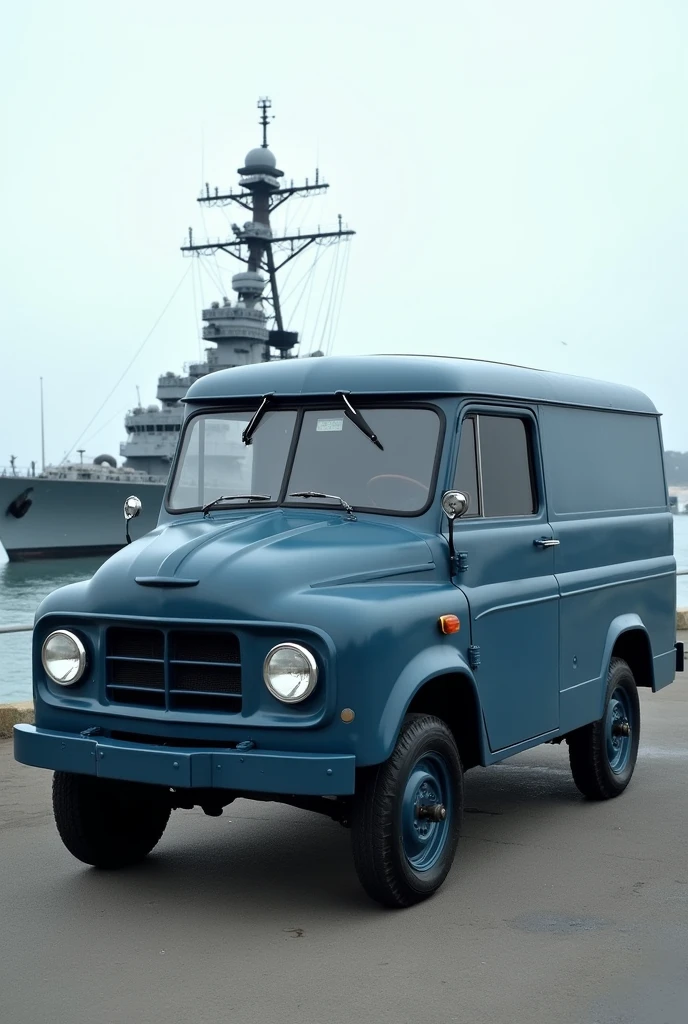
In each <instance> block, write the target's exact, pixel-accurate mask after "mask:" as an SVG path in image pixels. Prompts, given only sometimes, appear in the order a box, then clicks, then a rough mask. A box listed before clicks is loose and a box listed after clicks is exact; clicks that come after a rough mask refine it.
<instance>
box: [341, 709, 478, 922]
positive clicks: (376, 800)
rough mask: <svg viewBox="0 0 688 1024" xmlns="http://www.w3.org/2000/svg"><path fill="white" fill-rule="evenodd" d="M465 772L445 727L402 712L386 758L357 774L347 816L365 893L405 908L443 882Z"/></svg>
mask: <svg viewBox="0 0 688 1024" xmlns="http://www.w3.org/2000/svg"><path fill="white" fill-rule="evenodd" d="M462 811H463V772H462V768H461V760H460V758H459V752H458V750H457V748H456V743H455V742H454V737H453V736H452V733H451V731H450V729H449V728H448V726H447V725H446V724H445V723H444V722H443V721H442V720H441V719H439V718H435V717H434V716H431V715H408V716H407V717H406V719H405V720H404V723H403V725H402V728H401V733H400V735H399V739H398V741H397V744H396V746H395V748H394V750H393V752H392V754H391V756H390V757H389V759H388V760H387V761H385V762H384V764H381V765H378V766H376V767H375V768H373V769H370V770H369V771H368V772H365V773H363V774H362V775H361V777H360V780H359V785H358V786H357V792H356V796H355V798H354V804H353V813H352V820H351V829H352V841H353V853H354V862H355V865H356V871H357V873H358V877H359V879H360V881H361V884H362V885H363V888H364V889H365V890H366V892H367V893H368V895H369V896H370V897H371V898H372V899H374V900H376V901H377V902H378V903H381V904H382V905H383V906H387V907H408V906H411V905H412V904H413V903H418V902H419V901H420V900H423V899H426V898H427V897H428V896H431V895H432V894H433V893H434V892H436V891H437V889H439V887H440V886H441V885H442V883H443V882H444V880H445V878H446V877H447V874H448V873H449V869H450V868H451V865H452V862H453V860H454V854H455V852H456V846H457V843H458V841H459V833H460V830H461V817H462Z"/></svg>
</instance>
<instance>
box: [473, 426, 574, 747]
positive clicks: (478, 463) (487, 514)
mask: <svg viewBox="0 0 688 1024" xmlns="http://www.w3.org/2000/svg"><path fill="white" fill-rule="evenodd" d="M460 432H461V433H460V443H459V453H458V459H457V465H456V473H455V478H454V481H453V487H455V488H456V489H457V490H460V491H464V492H465V493H466V494H467V495H468V497H469V507H468V510H467V512H466V513H465V514H464V516H463V517H462V518H461V519H458V520H456V522H455V530H454V540H455V545H456V550H457V552H459V553H460V554H461V555H462V556H463V557H462V558H461V559H460V563H461V564H462V565H465V566H466V568H465V569H463V570H462V571H459V572H457V573H456V575H455V577H454V583H455V585H456V586H457V587H459V589H460V590H462V591H463V593H464V594H465V596H466V598H467V600H468V604H469V607H470V624H471V650H472V654H473V657H472V662H473V665H474V671H475V678H476V681H477V685H478V692H479V695H480V699H481V703H482V709H483V714H484V717H485V723H486V727H487V733H488V738H489V744H490V749H491V750H493V751H499V750H505V749H507V748H509V747H511V746H514V745H516V744H519V743H522V742H524V741H526V740H529V739H532V738H534V737H536V736H545V735H546V734H547V733H550V732H553V731H555V730H556V729H557V728H558V725H559V590H558V586H557V581H556V578H555V576H554V544H556V543H557V542H556V541H554V538H553V535H552V529H551V527H550V525H549V523H548V522H547V512H546V503H545V496H544V487H543V476H542V470H541V461H540V451H539V438H538V430H537V420H536V418H535V416H534V415H533V412H532V411H531V410H529V409H519V408H514V409H511V408H510V409H506V408H503V407H499V408H497V407H489V406H487V407H476V408H473V409H468V410H467V411H466V412H465V414H464V416H463V418H462V422H461V427H460Z"/></svg>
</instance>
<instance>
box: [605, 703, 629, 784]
mask: <svg viewBox="0 0 688 1024" xmlns="http://www.w3.org/2000/svg"><path fill="white" fill-rule="evenodd" d="M634 724H635V723H634V721H633V709H632V707H631V702H630V700H629V699H628V694H627V693H626V691H625V690H624V689H623V688H622V687H621V686H617V688H616V689H615V690H614V692H613V693H612V695H611V697H610V698H609V704H608V705H607V718H606V726H607V727H606V730H605V734H606V745H607V761H608V763H609V767H610V768H611V770H612V771H613V772H614V774H615V775H620V774H621V773H622V772H623V771H624V769H625V768H626V767H627V765H628V762H629V759H630V756H631V746H632V744H633V726H634ZM626 730H628V731H626Z"/></svg>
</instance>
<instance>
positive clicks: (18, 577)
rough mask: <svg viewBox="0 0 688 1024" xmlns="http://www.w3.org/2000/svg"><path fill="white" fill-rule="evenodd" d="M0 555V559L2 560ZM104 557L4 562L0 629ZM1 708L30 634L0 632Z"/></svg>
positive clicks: (26, 661) (19, 680)
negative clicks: (0, 667)
mask: <svg viewBox="0 0 688 1024" xmlns="http://www.w3.org/2000/svg"><path fill="white" fill-rule="evenodd" d="M674 550H675V553H676V562H677V564H678V567H679V568H681V569H688V515H686V516H675V517H674ZM4 558H5V555H4V552H2V551H0V559H4ZM103 561H104V559H103V558H77V559H60V560H58V561H52V562H48V561H46V562H24V563H22V562H13V563H10V562H4V563H3V564H0V625H6V624H10V623H29V622H32V621H33V614H34V612H35V610H36V608H37V606H38V604H39V603H40V601H41V600H42V599H43V598H44V597H45V596H46V595H47V594H49V593H50V592H51V591H52V590H55V589H56V588H57V587H62V586H64V585H65V584H67V583H76V582H78V581H79V580H86V579H88V578H89V577H90V576H92V575H93V573H94V572H95V571H96V569H98V567H99V566H100V565H102V563H103ZM677 599H678V605H679V607H684V608H686V607H688V576H679V577H678V579H677ZM0 657H1V661H0V665H2V671H1V673H0V704H2V703H6V702H7V701H13V700H30V698H31V633H9V634H0Z"/></svg>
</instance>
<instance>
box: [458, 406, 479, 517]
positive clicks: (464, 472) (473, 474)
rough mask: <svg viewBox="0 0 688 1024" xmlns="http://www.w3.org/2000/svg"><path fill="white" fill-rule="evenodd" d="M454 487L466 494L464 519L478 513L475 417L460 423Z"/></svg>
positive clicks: (469, 417)
mask: <svg viewBox="0 0 688 1024" xmlns="http://www.w3.org/2000/svg"><path fill="white" fill-rule="evenodd" d="M454 489H455V490H457V491H463V492H464V494H467V495H468V500H469V505H468V512H466V514H465V516H464V517H463V518H464V519H468V518H470V516H478V515H480V500H479V497H478V460H477V457H476V451H475V418H474V417H473V416H467V417H466V419H465V420H464V421H463V423H462V424H461V440H460V442H459V457H458V459H457V461H456V473H455V474H454Z"/></svg>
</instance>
